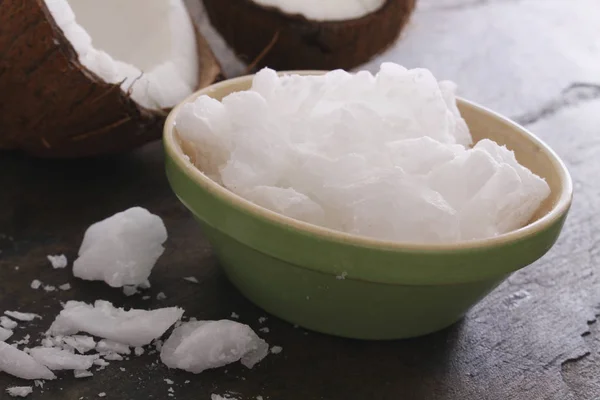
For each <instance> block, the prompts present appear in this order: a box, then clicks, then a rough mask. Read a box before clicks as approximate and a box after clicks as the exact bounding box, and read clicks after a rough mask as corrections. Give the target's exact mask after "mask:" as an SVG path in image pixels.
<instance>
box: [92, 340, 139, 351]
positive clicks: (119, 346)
mask: <svg viewBox="0 0 600 400" xmlns="http://www.w3.org/2000/svg"><path fill="white" fill-rule="evenodd" d="M96 351H97V352H98V353H118V354H130V353H131V349H130V348H129V346H127V345H126V344H123V343H118V342H114V341H112V340H106V339H102V340H100V341H98V344H97V345H96Z"/></svg>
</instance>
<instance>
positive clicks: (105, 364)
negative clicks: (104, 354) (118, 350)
mask: <svg viewBox="0 0 600 400" xmlns="http://www.w3.org/2000/svg"><path fill="white" fill-rule="evenodd" d="M94 365H97V366H98V369H97V370H98V371H102V370H103V369H104V368H106V367H108V366H109V365H110V363H109V362H107V361H105V360H103V359H102V358H98V359H96V360H94Z"/></svg>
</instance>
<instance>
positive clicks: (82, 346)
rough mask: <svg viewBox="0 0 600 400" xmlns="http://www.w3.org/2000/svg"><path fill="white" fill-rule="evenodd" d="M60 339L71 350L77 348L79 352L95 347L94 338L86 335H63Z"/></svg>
mask: <svg viewBox="0 0 600 400" xmlns="http://www.w3.org/2000/svg"><path fill="white" fill-rule="evenodd" d="M62 341H63V342H64V343H65V345H66V346H68V347H69V348H71V349H73V350H77V352H78V353H80V354H83V353H86V352H88V351H90V350H93V349H94V348H95V347H96V341H95V340H94V338H93V337H91V336H86V335H73V336H65V337H62ZM50 347H52V346H50Z"/></svg>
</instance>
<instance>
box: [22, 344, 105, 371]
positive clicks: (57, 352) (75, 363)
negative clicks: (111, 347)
mask: <svg viewBox="0 0 600 400" xmlns="http://www.w3.org/2000/svg"><path fill="white" fill-rule="evenodd" d="M29 354H30V355H31V357H33V359H34V360H36V361H37V362H38V363H40V364H42V365H45V366H46V367H48V368H50V369H51V370H61V369H79V370H81V369H89V368H91V367H92V365H93V364H94V361H95V360H96V359H97V358H98V356H97V355H92V356H82V355H78V354H73V353H71V352H70V351H66V350H61V349H56V348H51V347H35V348H33V349H29Z"/></svg>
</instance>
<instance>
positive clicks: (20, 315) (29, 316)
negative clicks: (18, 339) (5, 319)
mask: <svg viewBox="0 0 600 400" xmlns="http://www.w3.org/2000/svg"><path fill="white" fill-rule="evenodd" d="M4 314H6V315H8V316H9V317H11V318H14V319H16V320H18V321H26V322H28V321H33V320H34V319H36V318H42V317H40V316H39V315H37V314H34V313H24V312H20V311H4Z"/></svg>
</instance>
